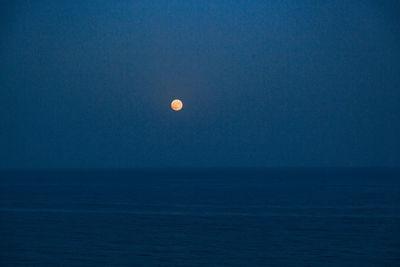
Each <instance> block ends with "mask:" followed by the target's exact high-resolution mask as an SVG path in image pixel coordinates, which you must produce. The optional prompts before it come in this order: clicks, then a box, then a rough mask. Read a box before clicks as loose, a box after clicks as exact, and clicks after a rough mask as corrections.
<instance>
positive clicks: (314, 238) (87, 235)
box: [0, 169, 400, 266]
mask: <svg viewBox="0 0 400 267" xmlns="http://www.w3.org/2000/svg"><path fill="white" fill-rule="evenodd" d="M0 177H1V178H0V266H400V172H399V171H396V170H382V169H381V170H372V169H369V170H366V169H364V170H354V169H353V170H349V169H348V170H344V169H342V170H340V169H330V170H322V169H315V170H311V169H309V170H305V169H303V170H294V169H292V170H258V171H257V170H252V171H250V170H209V171H199V170H185V171H183V170H180V171H179V170H160V171H64V172H63V171H47V172H44V171H43V172H40V171H33V172H28V171H26V172H11V171H10V172H5V171H3V172H1V173H0Z"/></svg>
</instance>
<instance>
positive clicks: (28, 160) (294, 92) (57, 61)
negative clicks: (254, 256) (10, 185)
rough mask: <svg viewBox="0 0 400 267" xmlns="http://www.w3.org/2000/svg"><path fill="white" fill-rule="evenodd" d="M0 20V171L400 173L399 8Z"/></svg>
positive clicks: (182, 5) (231, 6)
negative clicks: (387, 169) (353, 169)
mask: <svg viewBox="0 0 400 267" xmlns="http://www.w3.org/2000/svg"><path fill="white" fill-rule="evenodd" d="M0 10H1V11H0V71H1V72H0V88H1V91H0V168H136V167H140V168H147V167H281V166H397V167H399V166H400V152H399V151H400V19H399V16H398V14H400V3H399V1H368V0H360V1H351V0H330V1H316V0H314V1H309V0H302V1H239V0H236V1H149V0H146V1H85V0H80V1H54V0H51V1H50V0H49V1H9V2H8V3H7V1H2V3H1V7H0ZM174 98H180V99H182V101H183V102H184V108H183V110H182V111H180V112H173V111H171V109H170V101H171V100H172V99H174Z"/></svg>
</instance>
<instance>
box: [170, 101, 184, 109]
mask: <svg viewBox="0 0 400 267" xmlns="http://www.w3.org/2000/svg"><path fill="white" fill-rule="evenodd" d="M182 107H183V103H182V101H180V100H179V99H174V100H173V101H172V102H171V108H172V109H173V110H175V111H179V110H181V109H182Z"/></svg>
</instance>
